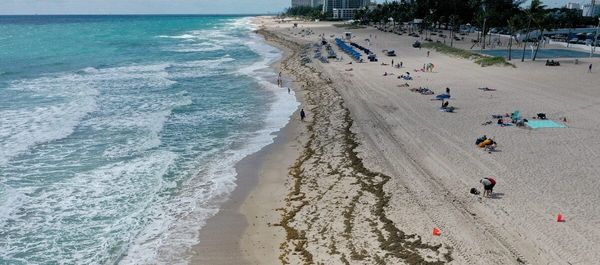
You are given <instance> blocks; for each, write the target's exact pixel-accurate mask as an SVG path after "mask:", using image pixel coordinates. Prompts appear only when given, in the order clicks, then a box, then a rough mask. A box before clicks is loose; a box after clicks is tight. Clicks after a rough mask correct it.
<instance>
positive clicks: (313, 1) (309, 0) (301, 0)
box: [292, 0, 323, 7]
mask: <svg viewBox="0 0 600 265" xmlns="http://www.w3.org/2000/svg"><path fill="white" fill-rule="evenodd" d="M322 4H323V0H292V7H298V6H310V7H318V6H321V5H322Z"/></svg>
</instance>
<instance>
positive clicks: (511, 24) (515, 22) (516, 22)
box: [506, 14, 523, 61]
mask: <svg viewBox="0 0 600 265" xmlns="http://www.w3.org/2000/svg"><path fill="white" fill-rule="evenodd" d="M506 24H507V25H508V30H509V31H510V33H509V34H510V38H509V40H508V60H509V61H510V60H512V43H513V38H514V37H515V35H516V32H517V29H518V28H519V27H520V26H521V25H522V24H523V21H522V19H521V16H520V15H517V14H515V15H513V16H512V17H510V18H509V19H508V20H507V21H506Z"/></svg>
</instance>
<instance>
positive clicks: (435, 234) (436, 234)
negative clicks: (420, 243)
mask: <svg viewBox="0 0 600 265" xmlns="http://www.w3.org/2000/svg"><path fill="white" fill-rule="evenodd" d="M440 234H441V233H440V230H439V229H438V228H437V227H434V228H433V235H434V236H439V235H440Z"/></svg>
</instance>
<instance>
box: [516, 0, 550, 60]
mask: <svg viewBox="0 0 600 265" xmlns="http://www.w3.org/2000/svg"><path fill="white" fill-rule="evenodd" d="M544 8H545V6H544V5H543V4H542V1H541V0H531V4H530V5H529V8H527V9H525V14H526V15H527V18H528V22H527V29H526V34H525V40H524V43H523V55H522V56H521V62H524V61H525V49H526V48H527V45H526V42H528V41H529V31H531V23H532V22H534V21H536V20H540V16H542V15H543V13H544V12H545V10H544ZM538 44H539V42H538ZM538 48H539V46H538Z"/></svg>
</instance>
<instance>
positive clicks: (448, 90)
mask: <svg viewBox="0 0 600 265" xmlns="http://www.w3.org/2000/svg"><path fill="white" fill-rule="evenodd" d="M446 94H448V95H450V88H449V87H446Z"/></svg>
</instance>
